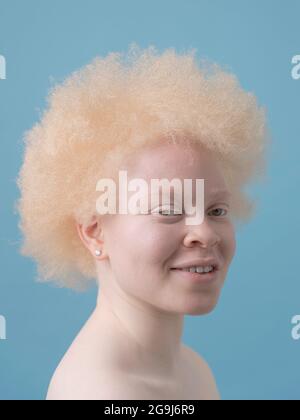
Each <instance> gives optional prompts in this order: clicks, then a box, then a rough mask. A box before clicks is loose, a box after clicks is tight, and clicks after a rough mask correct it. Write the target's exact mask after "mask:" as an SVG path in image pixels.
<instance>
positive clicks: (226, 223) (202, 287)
mask: <svg viewBox="0 0 300 420" xmlns="http://www.w3.org/2000/svg"><path fill="white" fill-rule="evenodd" d="M122 170H127V171H128V182H129V181H130V179H133V178H143V179H144V180H146V181H147V182H148V185H149V196H148V198H149V214H126V215H124V214H115V215H105V216H104V217H103V219H102V226H101V227H102V234H103V236H102V239H103V251H104V253H105V255H106V256H107V257H106V259H102V260H101V259H99V260H97V269H98V273H99V281H100V284H101V288H102V287H105V288H109V289H110V292H113V291H117V290H118V289H121V290H122V292H124V293H125V294H127V295H130V296H131V297H134V298H135V299H138V300H139V301H141V302H142V303H144V304H149V305H152V306H153V307H155V308H156V309H157V310H160V311H166V312H174V313H181V314H190V315H192V314H194V315H196V314H199V315H200V314H205V313H208V312H210V311H212V310H213V308H214V307H215V306H216V304H217V301H218V298H219V295H220V292H221V288H222V286H223V284H224V281H225V278H226V275H227V271H228V268H229V266H230V263H231V261H232V259H233V256H234V254H235V247H236V242H235V232H234V227H233V224H232V221H231V216H230V197H229V198H228V197H227V196H222V195H221V196H219V197H217V196H213V195H212V194H213V192H214V191H215V190H224V189H225V190H226V189H227V188H226V184H225V181H224V179H223V176H222V174H221V172H220V170H219V167H218V164H217V161H216V159H215V158H214V156H213V155H211V153H210V152H208V151H207V150H204V149H202V148H200V147H199V146H193V149H192V151H190V150H188V149H186V148H184V146H179V145H177V146H176V145H170V144H164V145H159V146H157V147H152V148H147V149H144V150H143V151H141V152H139V153H138V155H135V156H134V157H133V158H132V159H131V161H129V163H127V164H126V166H124V167H122ZM157 178H158V179H163V178H166V179H168V180H169V181H171V180H172V179H173V178H179V179H181V181H182V184H183V183H184V179H193V203H194V204H195V203H196V202H195V200H194V192H195V188H194V185H195V184H196V181H195V180H196V179H204V180H205V181H204V198H205V199H204V220H203V223H201V224H195V225H188V224H187V223H186V217H188V216H185V215H184V211H183V214H179V215H172V214H170V215H164V214H162V212H163V211H165V210H166V208H167V209H170V210H171V211H172V209H174V205H172V197H173V196H172V195H171V201H168V199H164V198H162V197H161V201H160V203H161V204H160V205H159V206H156V207H155V208H152V207H151V199H150V198H151V190H150V185H151V179H157ZM117 191H118V190H117ZM131 194H133V193H129V194H128V196H129V197H130V195H131ZM166 204H167V206H166ZM170 206H171V208H170ZM175 206H176V205H175ZM183 210H184V203H183ZM159 212H161V214H159ZM207 258H214V259H216V260H217V262H218V263H219V271H217V272H216V273H215V277H214V279H213V280H212V281H210V282H203V283H201V282H193V281H190V280H189V278H188V277H187V276H186V275H185V274H186V273H184V274H183V273H181V272H178V271H174V270H171V268H174V267H178V266H181V265H185V263H189V262H191V261H194V260H195V259H196V260H197V259H207Z"/></svg>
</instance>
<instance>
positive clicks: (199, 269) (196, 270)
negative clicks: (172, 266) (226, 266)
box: [177, 265, 214, 274]
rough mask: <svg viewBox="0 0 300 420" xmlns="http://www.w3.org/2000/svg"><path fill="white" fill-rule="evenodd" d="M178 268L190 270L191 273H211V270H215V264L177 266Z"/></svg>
mask: <svg viewBox="0 0 300 420" xmlns="http://www.w3.org/2000/svg"><path fill="white" fill-rule="evenodd" d="M177 270H181V271H187V272H190V273H199V274H203V273H210V272H211V271H213V270H214V268H213V266H211V265H209V266H207V267H190V268H177Z"/></svg>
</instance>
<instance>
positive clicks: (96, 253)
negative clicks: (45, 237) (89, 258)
mask: <svg viewBox="0 0 300 420" xmlns="http://www.w3.org/2000/svg"><path fill="white" fill-rule="evenodd" d="M101 254H102V251H100V250H99V249H96V251H95V255H96V257H100V255H101Z"/></svg>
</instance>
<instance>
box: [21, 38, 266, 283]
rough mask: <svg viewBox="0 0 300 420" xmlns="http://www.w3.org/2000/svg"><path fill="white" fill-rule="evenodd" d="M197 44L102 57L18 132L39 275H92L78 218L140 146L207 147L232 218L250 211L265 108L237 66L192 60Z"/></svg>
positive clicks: (25, 212) (25, 218)
mask: <svg viewBox="0 0 300 420" xmlns="http://www.w3.org/2000/svg"><path fill="white" fill-rule="evenodd" d="M195 52H196V51H195V50H194V49H193V50H189V51H187V52H184V53H182V54H179V53H176V52H175V50H174V49H173V48H169V49H167V50H165V51H164V52H163V53H161V54H159V53H158V52H157V50H156V49H155V47H153V46H150V47H148V48H146V49H144V50H142V49H140V48H139V47H138V46H137V45H136V44H135V43H133V44H131V46H130V48H129V51H128V53H127V54H123V53H110V54H109V55H108V56H106V57H105V58H101V57H98V58H96V59H95V60H94V61H93V62H92V63H91V64H89V65H87V66H86V67H84V68H83V69H81V70H79V71H77V72H75V73H74V74H73V75H71V76H70V77H69V78H68V79H67V80H66V81H64V82H63V83H62V84H60V85H57V86H55V87H54V88H52V89H51V91H50V94H49V97H48V106H47V109H46V110H45V111H44V114H43V115H42V117H41V120H40V122H39V123H37V124H36V125H35V126H34V127H33V128H32V129H31V130H30V131H28V132H27V133H26V134H25V136H24V143H25V154H24V162H23V165H22V168H21V170H20V173H19V177H18V180H17V184H18V186H19V189H20V192H21V195H20V198H19V201H18V202H17V211H18V212H19V214H20V224H19V227H20V229H21V231H22V233H23V237H24V242H23V244H22V248H21V253H22V254H23V255H26V256H31V257H33V258H34V259H35V260H36V261H37V263H38V280H40V281H47V280H55V281H56V282H57V283H58V284H59V285H61V286H66V287H71V288H75V289H77V288H81V287H83V286H85V285H86V284H87V283H88V282H89V281H91V280H95V278H96V267H95V264H94V260H93V257H92V256H91V254H90V252H89V251H88V250H87V249H86V247H85V246H84V245H83V243H82V241H81V240H80V238H79V236H78V233H77V230H76V224H75V220H77V221H78V222H79V223H82V224H86V223H88V222H89V220H91V217H92V216H93V215H94V214H95V203H96V198H97V197H96V194H97V193H96V188H95V186H96V183H97V180H98V179H100V178H101V177H105V178H107V177H108V176H110V175H112V173H113V172H114V171H116V170H117V168H118V165H119V163H120V162H122V159H123V158H124V157H125V156H126V155H130V153H132V152H133V151H138V149H139V148H142V147H143V146H145V145H149V144H156V143H159V142H162V141H169V142H172V143H177V142H183V143H184V145H185V146H188V145H190V144H192V143H196V144H201V145H203V146H204V147H206V148H208V149H209V150H211V151H213V153H214V154H215V156H216V157H217V158H218V160H219V161H220V162H221V163H222V166H221V167H222V170H223V174H224V177H225V179H226V182H227V184H228V186H229V188H230V189H231V192H232V194H233V198H234V199H233V207H232V215H233V220H234V221H235V222H236V223H239V222H246V221H248V220H249V219H250V218H251V217H252V216H253V214H254V209H255V207H256V205H255V200H254V199H253V198H250V197H249V196H248V194H247V193H246V192H245V191H244V187H245V186H246V185H247V184H249V182H250V181H253V180H259V179H260V180H262V178H263V177H264V174H265V167H266V158H265V156H266V153H265V151H266V146H267V143H268V141H267V140H268V138H269V136H268V135H267V130H266V117H265V110H264V109H263V108H262V107H259V106H258V104H257V101H256V98H255V96H254V95H253V94H251V93H248V92H245V91H244V90H243V89H242V88H241V87H240V85H239V82H238V80H237V78H236V77H235V76H234V75H233V74H231V73H230V72H227V71H226V72H225V71H224V70H222V69H221V68H220V67H219V66H218V65H216V64H213V63H209V62H207V61H204V60H201V62H200V60H199V62H197V59H196V57H195Z"/></svg>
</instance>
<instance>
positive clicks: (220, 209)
mask: <svg viewBox="0 0 300 420" xmlns="http://www.w3.org/2000/svg"><path fill="white" fill-rule="evenodd" d="M218 210H219V211H221V212H222V211H223V212H225V214H214V216H217V217H218V216H226V215H227V213H228V211H227V210H225V209H222V208H217V209H214V210H212V211H213V212H214V211H218Z"/></svg>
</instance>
